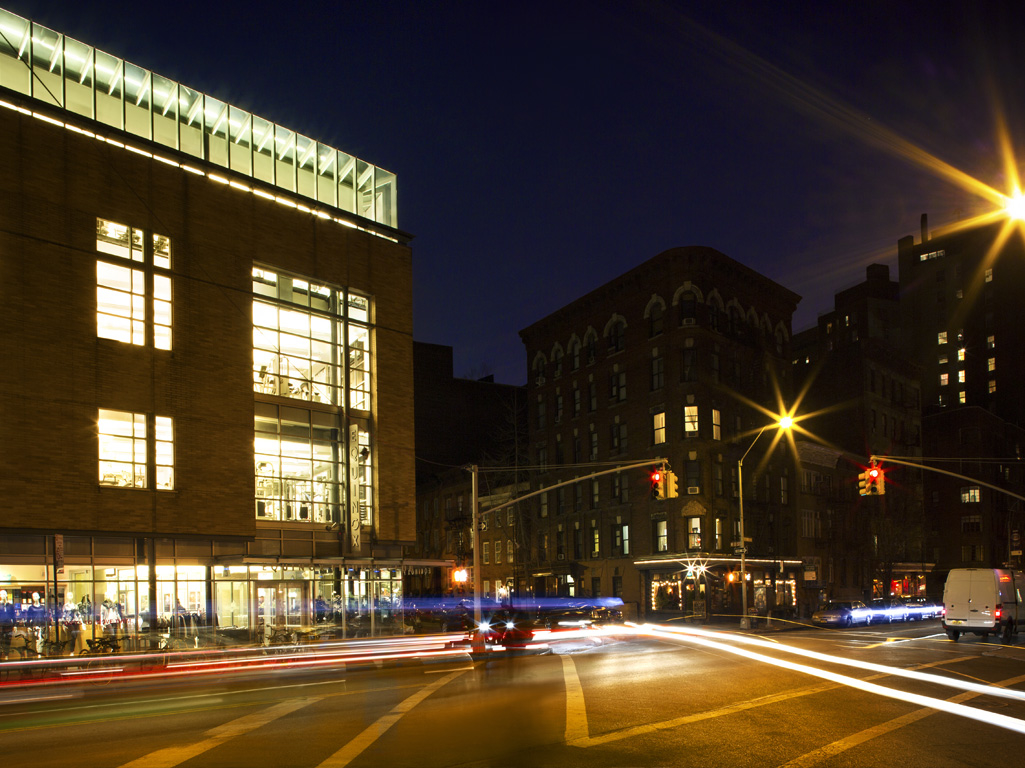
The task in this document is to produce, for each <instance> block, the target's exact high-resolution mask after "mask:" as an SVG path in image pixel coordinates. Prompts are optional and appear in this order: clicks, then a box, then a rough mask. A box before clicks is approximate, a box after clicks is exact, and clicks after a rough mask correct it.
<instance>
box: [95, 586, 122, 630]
mask: <svg viewBox="0 0 1025 768" xmlns="http://www.w3.org/2000/svg"><path fill="white" fill-rule="evenodd" d="M100 623H101V624H102V625H103V631H104V633H110V634H112V635H114V637H117V632H118V627H119V625H120V624H121V609H120V608H119V606H118V604H117V603H116V602H115V601H114V598H113V596H112V593H110V592H108V593H107V595H106V597H105V598H104V599H103V603H102V605H100Z"/></svg>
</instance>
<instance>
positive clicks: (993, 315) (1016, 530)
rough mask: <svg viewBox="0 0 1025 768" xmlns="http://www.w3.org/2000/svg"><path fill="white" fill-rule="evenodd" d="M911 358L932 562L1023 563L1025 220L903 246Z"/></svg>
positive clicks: (940, 567)
mask: <svg viewBox="0 0 1025 768" xmlns="http://www.w3.org/2000/svg"><path fill="white" fill-rule="evenodd" d="M897 259H898V263H899V267H900V294H901V295H900V308H901V315H902V319H903V326H904V331H903V333H904V338H905V349H906V354H907V357H908V358H909V359H910V360H913V361H914V362H915V363H916V364H917V365H919V366H920V367H921V370H922V371H923V373H922V411H923V419H922V443H923V455H925V456H926V457H931V458H932V459H941V461H936V460H931V461H929V462H927V463H928V465H929V466H931V467H933V468H936V469H939V470H942V471H943V472H952V473H955V474H957V475H960V477H959V478H955V477H952V476H951V475H944V474H942V473H939V472H930V471H927V472H925V473H924V474H923V478H922V482H923V485H924V500H925V513H926V517H927V519H928V521H929V524H930V526H931V527H932V530H933V531H934V534H935V537H934V538H935V544H934V549H933V552H932V553H931V559H932V560H933V561H934V562H936V564H937V571H938V575H939V576H940V578H941V579H942V578H945V573H946V572H947V571H949V570H950V569H951V568H972V567H989V568H994V567H1002V566H1004V565H1005V564H1006V565H1009V566H1011V567H1020V566H1021V562H1022V554H1021V553H1022V551H1023V547H1022V535H1023V533H1025V511H1023V507H1022V502H1021V500H1020V499H1018V498H1015V497H1014V496H1011V495H1008V494H1006V493H1001V492H1000V491H998V490H996V489H1004V490H1007V491H1010V492H1011V493H1013V494H1015V495H1017V496H1025V472H1023V471H1022V466H1021V459H1022V456H1023V453H1025V399H1023V398H1022V388H1021V382H1022V377H1023V376H1025V302H1023V301H1022V299H1021V296H1022V286H1023V285H1025V238H1023V235H1022V229H1021V222H1020V221H1018V222H1015V221H1008V220H1006V219H1005V220H1001V221H997V222H995V223H992V224H988V225H984V226H971V225H969V226H955V227H952V228H946V229H944V230H941V231H937V232H930V231H929V227H928V219H927V218H926V216H924V215H923V216H922V226H921V237H920V239H919V240H918V242H915V237H914V236H913V235H908V236H906V237H903V238H901V239H900V240H899V241H898V242H897Z"/></svg>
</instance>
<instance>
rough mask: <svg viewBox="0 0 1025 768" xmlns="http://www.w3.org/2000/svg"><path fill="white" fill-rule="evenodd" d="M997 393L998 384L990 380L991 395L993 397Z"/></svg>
mask: <svg viewBox="0 0 1025 768" xmlns="http://www.w3.org/2000/svg"><path fill="white" fill-rule="evenodd" d="M996 391H997V383H996V382H995V381H994V380H993V379H990V380H989V393H990V394H991V395H992V394H993V393H994V392H996Z"/></svg>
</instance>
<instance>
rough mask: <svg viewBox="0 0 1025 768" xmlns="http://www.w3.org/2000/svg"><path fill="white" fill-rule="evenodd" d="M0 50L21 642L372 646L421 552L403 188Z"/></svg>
mask: <svg viewBox="0 0 1025 768" xmlns="http://www.w3.org/2000/svg"><path fill="white" fill-rule="evenodd" d="M0 25H2V26H3V27H4V29H5V39H4V42H2V43H0V158H2V161H0V162H2V165H3V167H4V168H5V169H6V172H5V173H4V174H3V175H2V179H0V200H2V203H0V222H2V223H0V269H2V284H0V295H2V297H3V301H4V303H5V306H6V308H7V311H6V312H5V313H4V316H3V319H2V320H0V345H2V347H3V352H4V355H5V357H6V358H7V360H8V365H6V366H4V369H3V372H2V373H0V376H2V381H3V385H2V390H3V391H2V394H0V408H2V410H3V413H4V419H3V426H2V427H0V430H2V431H0V446H2V447H0V450H2V451H3V454H4V466H5V468H6V471H5V473H4V475H3V478H2V479H0V483H2V484H3V487H4V490H5V494H6V496H7V497H8V498H9V499H11V500H12V501H13V502H14V504H13V506H12V512H11V513H10V514H7V515H5V516H4V517H3V519H2V520H0V589H2V590H3V591H5V592H6V593H7V594H6V597H7V599H8V600H9V601H11V602H13V603H14V608H15V610H16V614H17V616H18V617H19V622H22V623H24V622H25V621H26V617H27V616H28V607H29V606H30V605H32V603H33V602H38V603H39V604H41V605H43V606H48V607H49V612H48V618H47V621H48V622H50V623H51V626H52V624H53V623H55V622H60V621H66V622H68V623H72V622H77V624H78V626H79V627H80V630H79V634H80V635H81V636H85V635H89V636H92V635H97V634H100V633H104V632H106V633H108V634H110V633H119V634H122V635H126V636H128V637H134V636H135V635H136V634H137V633H139V632H142V631H144V630H147V629H154V628H163V627H167V626H169V625H170V626H174V625H175V624H178V625H181V624H182V623H183V622H184V623H186V624H187V625H188V626H191V627H200V626H204V625H205V626H211V627H212V626H216V627H218V628H219V630H221V631H223V632H227V630H228V629H229V628H232V629H234V630H236V634H237V635H239V636H241V635H248V636H250V637H252V636H259V635H260V634H261V633H269V632H270V631H271V629H272V628H273V627H279V626H287V627H294V628H298V627H309V626H311V625H315V624H317V623H318V622H321V623H322V622H324V621H325V618H326V616H327V615H328V614H330V615H331V616H332V618H337V620H338V623H339V624H347V623H350V622H356V623H359V624H361V625H363V626H364V630H363V631H366V626H370V625H373V629H374V631H388V628H389V624H390V623H393V621H392V616H393V614H394V611H395V608H396V607H397V606H399V605H400V603H401V593H402V573H401V571H402V567H403V561H402V546H403V545H404V544H406V543H409V542H411V541H412V540H413V538H414V534H415V521H414V514H415V510H414V505H413V499H414V464H413V448H412V445H413V400H412V392H411V389H412V300H411V293H412V270H411V253H410V249H409V247H408V241H409V239H410V237H409V236H408V235H406V234H404V233H403V232H401V231H400V230H398V229H397V228H396V225H397V219H396V198H395V176H394V175H393V174H391V173H389V172H387V171H384V170H383V169H380V168H377V167H376V166H373V165H371V164H369V163H366V162H364V161H362V160H359V159H358V158H355V157H352V156H350V155H348V154H346V153H344V152H341V151H339V150H336V149H333V148H331V147H329V146H327V145H324V144H322V143H319V142H316V141H314V140H312V139H309V138H306V137H303V136H301V135H299V134H296V133H295V132H292V131H290V130H288V129H286V128H284V127H283V126H280V125H276V124H274V123H271V122H269V121H266V120H263V119H262V118H259V117H258V116H256V115H253V114H250V113H248V112H245V111H244V110H241V109H238V108H236V107H234V106H232V105H229V104H227V103H225V102H222V101H220V100H218V99H216V98H215V97H213V96H210V95H206V94H202V93H199V92H197V91H194V90H192V89H189V88H188V87H186V86H185V85H182V84H179V83H175V82H172V81H170V80H167V79H166V78H162V77H160V76H159V75H157V74H156V73H153V72H149V71H147V70H145V69H143V68H141V67H138V66H136V65H134V64H131V63H130V62H127V61H123V60H121V59H118V58H116V57H114V56H111V55H109V54H106V53H104V52H102V51H98V50H95V49H93V48H91V47H90V46H88V45H85V44H83V43H79V42H78V41H75V40H72V39H70V38H67V37H65V36H64V35H62V34H60V33H59V32H56V31H54V30H50V29H47V28H44V27H42V26H40V25H38V24H33V23H31V22H29V21H28V20H25V19H21V18H20V17H17V16H15V15H13V14H10V13H8V12H6V11H0ZM46 297H49V298H46ZM44 298H45V299H46V300H45V301H44V300H43V299H44ZM186 616H187V617H188V618H187V619H185V618H183V617H186ZM37 631H41V630H37ZM51 631H52V630H51Z"/></svg>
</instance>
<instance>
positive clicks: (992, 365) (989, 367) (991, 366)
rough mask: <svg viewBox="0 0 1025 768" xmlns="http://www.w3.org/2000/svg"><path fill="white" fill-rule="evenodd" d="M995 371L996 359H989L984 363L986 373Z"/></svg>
mask: <svg viewBox="0 0 1025 768" xmlns="http://www.w3.org/2000/svg"><path fill="white" fill-rule="evenodd" d="M996 369H997V359H996V358H995V357H991V358H989V359H988V360H987V361H986V370H987V371H995V370H996Z"/></svg>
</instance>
